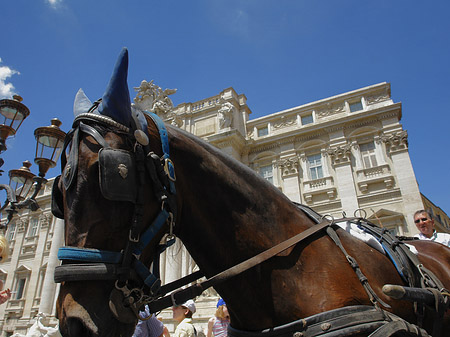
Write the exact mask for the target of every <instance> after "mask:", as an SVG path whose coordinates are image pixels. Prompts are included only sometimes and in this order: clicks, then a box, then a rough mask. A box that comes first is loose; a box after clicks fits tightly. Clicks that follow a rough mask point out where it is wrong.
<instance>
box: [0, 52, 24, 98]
mask: <svg viewBox="0 0 450 337" xmlns="http://www.w3.org/2000/svg"><path fill="white" fill-rule="evenodd" d="M0 63H2V59H1V58H0ZM15 74H20V73H19V72H18V71H16V70H14V69H11V68H10V67H8V66H0V98H11V97H12V95H13V94H15V91H14V85H12V83H7V82H6V80H7V79H8V78H10V77H11V76H12V75H15Z"/></svg>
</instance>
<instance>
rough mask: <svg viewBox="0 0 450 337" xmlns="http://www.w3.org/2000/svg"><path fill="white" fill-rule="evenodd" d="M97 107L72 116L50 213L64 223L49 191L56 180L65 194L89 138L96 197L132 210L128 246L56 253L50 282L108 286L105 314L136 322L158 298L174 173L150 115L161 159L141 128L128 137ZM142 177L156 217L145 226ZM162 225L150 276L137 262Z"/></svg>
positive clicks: (171, 220)
mask: <svg viewBox="0 0 450 337" xmlns="http://www.w3.org/2000/svg"><path fill="white" fill-rule="evenodd" d="M97 106H98V101H97V102H96V103H95V104H94V106H93V107H92V108H91V109H90V111H89V112H88V113H83V114H80V115H78V116H77V117H76V118H75V120H74V122H73V125H72V130H71V131H70V132H69V133H68V134H67V136H66V139H65V144H64V149H63V155H62V157H61V167H62V170H63V171H62V176H58V177H57V179H56V180H55V182H54V189H53V193H52V210H53V211H54V215H55V216H57V217H60V218H64V214H63V207H62V206H61V205H58V203H60V202H59V201H58V200H55V198H56V195H57V193H56V191H55V189H57V188H58V185H59V180H60V179H62V186H63V187H64V188H65V190H66V191H67V190H69V189H70V188H71V187H72V184H73V182H74V177H75V176H76V172H77V167H78V147H79V142H80V134H82V133H84V134H86V135H90V136H91V137H93V138H94V139H95V141H96V142H97V143H98V144H99V145H100V147H101V149H100V150H99V152H98V156H99V171H100V174H99V175H100V177H99V179H100V190H101V193H102V195H103V196H104V197H105V198H106V199H109V200H115V201H129V202H131V203H133V204H134V210H133V216H132V221H131V225H130V229H129V234H128V240H127V244H126V247H124V249H123V250H122V251H121V252H113V251H106V250H99V249H91V248H79V247H61V248H60V249H59V252H58V258H59V259H60V260H61V261H63V264H62V265H61V266H57V267H56V268H55V274H54V278H55V282H64V281H84V280H114V281H115V287H114V289H113V290H112V292H111V295H110V308H111V311H112V312H113V314H114V316H115V317H116V318H117V319H118V320H119V321H121V322H124V323H131V322H135V320H136V317H139V316H138V312H139V309H141V308H142V307H143V306H144V304H146V303H149V302H151V301H153V300H154V299H155V298H156V297H157V296H158V294H159V292H160V288H161V281H160V279H159V256H160V254H161V253H162V252H163V251H164V250H165V249H166V248H167V247H169V246H170V245H172V244H173V243H174V242H175V237H174V235H173V228H174V225H175V220H176V214H177V212H176V211H177V208H176V200H175V197H176V190H175V180H176V177H175V170H174V165H173V163H172V161H171V160H170V154H169V143H168V136H167V130H166V128H165V126H164V123H163V122H162V120H161V119H160V118H159V117H158V116H157V115H156V114H153V113H148V115H149V117H151V119H152V120H153V122H154V124H155V125H156V127H157V129H158V131H159V134H160V139H161V145H162V153H163V155H162V156H158V155H157V154H155V153H154V152H152V151H151V150H150V148H149V142H148V135H147V133H146V125H145V126H142V127H141V128H139V127H137V126H136V127H135V128H134V130H135V131H134V133H131V132H130V128H128V127H127V126H124V125H122V124H120V123H117V122H116V121H114V120H113V119H111V118H109V117H106V116H102V115H98V114H95V113H93V112H92V111H94V110H95V109H96V107H97ZM92 122H94V123H96V124H100V125H103V126H106V127H108V128H113V129H115V130H116V132H121V133H124V134H125V135H126V136H127V137H128V138H130V139H131V140H132V141H133V142H134V146H133V151H126V150H121V149H113V148H111V147H110V146H109V144H108V143H107V142H106V140H105V139H104V137H103V136H102V135H101V133H100V132H99V131H98V130H97V129H96V128H95V127H94V126H91V125H89V124H92ZM134 122H136V120H134ZM143 129H144V131H143ZM70 143H71V144H72V146H71V149H70V153H69V158H67V157H66V154H65V152H66V149H67V147H68V146H69V144H70ZM146 176H148V177H149V178H150V180H151V182H152V186H153V192H154V195H155V197H156V198H157V200H158V202H159V204H160V208H159V209H160V211H159V213H158V214H157V215H156V217H155V219H154V220H153V221H152V222H151V223H150V224H149V225H147V224H144V223H143V207H144V205H143V195H144V190H143V188H144V184H143V182H144V181H145V179H147V177H146ZM165 224H167V228H169V230H168V233H167V235H166V237H165V240H164V241H163V243H162V244H160V245H159V247H158V248H157V254H156V257H155V260H154V261H153V271H152V272H150V271H149V269H148V268H147V267H146V266H145V265H144V264H143V263H142V262H141V261H140V255H141V253H142V251H143V250H144V249H145V247H146V246H147V245H148V244H149V243H150V242H151V241H152V240H153V239H154V238H155V236H156V235H157V234H158V233H159V232H160V231H161V229H162V227H163V226H164V225H165ZM136 277H137V279H138V280H139V282H138V283H139V286H130V284H131V282H129V281H130V280H131V279H133V280H135V279H136ZM133 284H134V283H133Z"/></svg>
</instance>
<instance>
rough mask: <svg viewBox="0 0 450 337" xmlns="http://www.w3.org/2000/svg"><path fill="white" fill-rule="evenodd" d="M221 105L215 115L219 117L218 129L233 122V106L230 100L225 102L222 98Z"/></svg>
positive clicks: (226, 126) (227, 126)
mask: <svg viewBox="0 0 450 337" xmlns="http://www.w3.org/2000/svg"><path fill="white" fill-rule="evenodd" d="M221 100H222V101H223V103H222V106H221V107H220V109H219V111H218V112H217V117H218V119H219V129H224V128H229V127H230V126H231V123H232V122H233V111H234V109H235V108H234V106H233V104H231V103H230V102H226V101H224V100H223V99H221Z"/></svg>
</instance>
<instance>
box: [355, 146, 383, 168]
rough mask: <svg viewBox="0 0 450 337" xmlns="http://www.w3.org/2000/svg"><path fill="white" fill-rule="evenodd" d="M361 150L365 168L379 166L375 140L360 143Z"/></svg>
mask: <svg viewBox="0 0 450 337" xmlns="http://www.w3.org/2000/svg"><path fill="white" fill-rule="evenodd" d="M359 150H360V151H361V159H362V161H363V165H364V168H371V167H376V166H378V164H377V157H376V155H375V144H374V142H370V143H365V144H361V145H359Z"/></svg>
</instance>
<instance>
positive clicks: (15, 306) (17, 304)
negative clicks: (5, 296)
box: [5, 298, 25, 317]
mask: <svg viewBox="0 0 450 337" xmlns="http://www.w3.org/2000/svg"><path fill="white" fill-rule="evenodd" d="M24 306H25V299H24V298H22V299H20V300H15V299H10V300H9V301H8V303H7V307H6V310H5V311H6V312H7V313H9V314H14V315H15V316H18V317H20V316H22V314H23V308H24Z"/></svg>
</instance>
